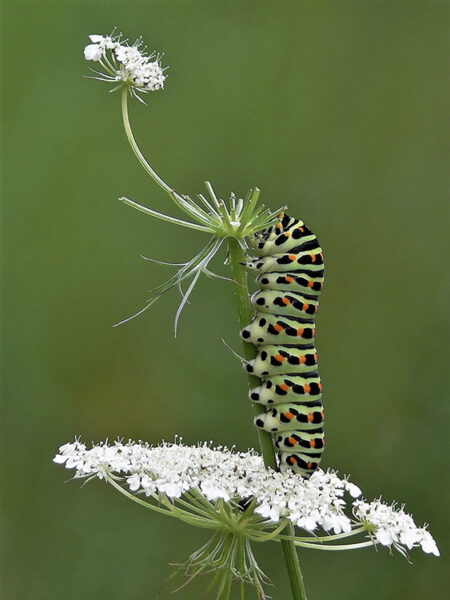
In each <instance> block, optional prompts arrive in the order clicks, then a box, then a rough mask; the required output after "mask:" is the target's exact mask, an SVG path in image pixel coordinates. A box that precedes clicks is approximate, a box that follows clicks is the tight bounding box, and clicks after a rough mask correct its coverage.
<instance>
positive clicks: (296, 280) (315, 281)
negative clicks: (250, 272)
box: [256, 272, 323, 297]
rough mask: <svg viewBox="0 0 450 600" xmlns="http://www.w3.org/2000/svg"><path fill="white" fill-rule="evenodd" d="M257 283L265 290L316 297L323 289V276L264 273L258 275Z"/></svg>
mask: <svg viewBox="0 0 450 600" xmlns="http://www.w3.org/2000/svg"><path fill="white" fill-rule="evenodd" d="M256 283H257V284H258V285H259V287H260V288H261V289H263V290H265V289H269V290H270V289H271V290H283V291H286V292H299V293H300V294H303V295H304V296H308V297H311V296H312V297H316V296H319V295H320V292H321V291H322V287H323V275H322V276H320V277H319V276H318V277H315V276H314V275H308V274H307V273H306V272H305V273H290V272H287V273H263V274H262V275H258V277H257V278H256Z"/></svg>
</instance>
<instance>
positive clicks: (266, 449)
mask: <svg viewBox="0 0 450 600" xmlns="http://www.w3.org/2000/svg"><path fill="white" fill-rule="evenodd" d="M228 248H229V252H230V264H231V269H232V272H233V277H234V280H235V286H234V293H235V296H236V301H237V307H238V314H239V324H240V326H241V328H242V327H245V326H246V325H248V324H249V323H250V321H251V320H252V318H253V316H254V310H253V307H252V305H251V303H250V299H249V292H248V280H247V271H246V270H245V268H244V267H243V266H242V264H241V263H242V262H244V261H245V256H244V252H243V251H242V248H241V247H240V245H239V243H238V241H237V240H236V239H234V238H228ZM243 348H244V356H245V358H246V360H252V359H253V358H255V356H256V347H255V346H254V345H253V344H249V343H247V342H243ZM248 381H249V384H250V386H251V387H256V386H257V385H259V379H258V378H257V377H255V376H254V375H250V374H249V375H248ZM254 412H255V415H258V414H260V413H262V412H264V407H263V406H260V405H257V404H255V405H254ZM258 438H259V444H260V447H261V453H262V456H263V459H264V464H265V465H266V467H270V468H272V469H277V461H276V457H275V449H274V446H273V441H272V436H271V435H270V433H268V432H267V431H264V430H262V429H258ZM288 529H289V533H290V536H291V537H293V535H294V527H293V526H292V525H289V526H288ZM280 541H281V545H282V548H283V554H284V560H285V562H286V568H287V570H288V574H289V581H290V583H291V590H292V598H293V599H294V600H307V598H306V590H305V585H304V583H303V575H302V572H301V570H300V564H299V562H298V556H297V550H296V548H295V545H294V543H293V541H292V539H282V540H280Z"/></svg>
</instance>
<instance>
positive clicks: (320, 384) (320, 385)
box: [318, 382, 323, 391]
mask: <svg viewBox="0 0 450 600" xmlns="http://www.w3.org/2000/svg"><path fill="white" fill-rule="evenodd" d="M318 385H319V390H320V391H322V388H323V385H322V383H321V382H319V384H318Z"/></svg>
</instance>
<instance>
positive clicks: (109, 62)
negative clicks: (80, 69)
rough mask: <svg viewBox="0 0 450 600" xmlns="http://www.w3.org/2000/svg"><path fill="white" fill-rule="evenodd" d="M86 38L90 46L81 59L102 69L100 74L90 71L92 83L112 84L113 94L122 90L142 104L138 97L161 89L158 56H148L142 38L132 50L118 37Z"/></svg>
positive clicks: (159, 58)
mask: <svg viewBox="0 0 450 600" xmlns="http://www.w3.org/2000/svg"><path fill="white" fill-rule="evenodd" d="M89 38H90V40H91V42H92V44H89V45H88V46H86V47H85V49H84V57H85V59H86V60H89V61H94V62H96V63H98V64H99V65H100V66H101V67H102V68H103V71H98V70H96V69H91V70H92V71H93V72H94V73H95V74H96V76H95V77H94V79H99V80H100V81H107V82H108V83H115V84H116V87H115V88H114V90H116V89H119V88H121V87H124V86H125V87H127V88H128V90H129V91H130V93H132V94H133V95H134V96H136V98H138V99H139V100H141V101H142V98H141V97H140V95H139V94H147V93H148V92H155V91H156V90H161V89H163V88H164V82H165V80H166V75H165V74H164V71H165V69H163V68H162V67H161V63H160V61H161V56H160V55H159V54H156V52H152V53H150V54H148V53H147V52H146V49H145V46H144V45H143V42H142V39H141V38H139V39H137V40H136V41H135V42H134V44H133V45H132V46H130V45H128V43H127V41H126V40H122V36H120V35H119V36H103V35H97V34H93V35H90V36H89ZM114 90H112V91H114Z"/></svg>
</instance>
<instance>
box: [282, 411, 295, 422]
mask: <svg viewBox="0 0 450 600" xmlns="http://www.w3.org/2000/svg"><path fill="white" fill-rule="evenodd" d="M284 416H285V417H286V419H289V421H292V419H293V418H294V417H295V415H293V414H292V413H291V412H289V411H287V412H285V413H284Z"/></svg>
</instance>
